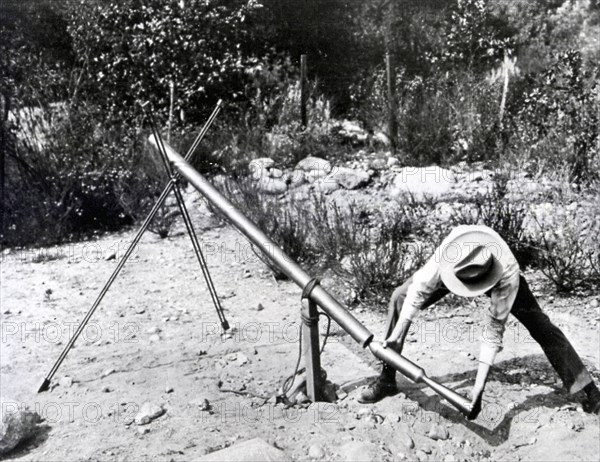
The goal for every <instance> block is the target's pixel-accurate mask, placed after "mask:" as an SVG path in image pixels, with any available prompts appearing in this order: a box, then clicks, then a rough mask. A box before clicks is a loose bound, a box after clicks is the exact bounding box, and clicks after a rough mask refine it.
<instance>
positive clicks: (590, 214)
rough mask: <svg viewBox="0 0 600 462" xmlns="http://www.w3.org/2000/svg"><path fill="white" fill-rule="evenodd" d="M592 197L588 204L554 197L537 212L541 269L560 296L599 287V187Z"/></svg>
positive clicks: (571, 197) (580, 199) (578, 198)
mask: <svg viewBox="0 0 600 462" xmlns="http://www.w3.org/2000/svg"><path fill="white" fill-rule="evenodd" d="M592 197H593V198H592V200H591V201H589V202H588V201H582V197H581V196H575V195H573V194H570V195H567V196H563V197H559V196H555V197H554V198H553V199H554V200H553V201H552V202H546V203H544V204H541V205H540V206H539V207H537V208H536V209H535V212H534V215H533V221H534V223H535V225H536V229H535V231H536V233H537V241H538V244H537V245H538V247H539V257H538V263H539V267H540V270H541V271H542V273H544V275H545V276H546V277H548V279H550V280H551V281H552V282H553V283H554V285H555V286H556V288H557V290H558V291H559V292H570V291H572V290H575V289H591V288H594V287H598V285H599V284H600V272H599V271H598V269H599V266H598V262H599V258H600V248H599V247H598V235H600V216H599V215H598V205H597V201H598V197H599V195H598V190H597V186H596V194H595V196H592Z"/></svg>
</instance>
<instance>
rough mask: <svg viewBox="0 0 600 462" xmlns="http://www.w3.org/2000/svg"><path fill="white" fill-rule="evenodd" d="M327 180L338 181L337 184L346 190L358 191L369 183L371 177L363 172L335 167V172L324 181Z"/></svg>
mask: <svg viewBox="0 0 600 462" xmlns="http://www.w3.org/2000/svg"><path fill="white" fill-rule="evenodd" d="M327 180H331V181H337V183H338V184H339V185H340V186H342V187H343V188H345V189H358V188H361V187H363V186H366V185H367V184H368V183H369V181H370V180H371V175H369V174H368V173H367V172H365V171H363V170H354V169H351V168H346V167H335V168H334V169H333V171H332V172H331V173H330V174H329V175H327V176H326V177H325V179H324V181H327Z"/></svg>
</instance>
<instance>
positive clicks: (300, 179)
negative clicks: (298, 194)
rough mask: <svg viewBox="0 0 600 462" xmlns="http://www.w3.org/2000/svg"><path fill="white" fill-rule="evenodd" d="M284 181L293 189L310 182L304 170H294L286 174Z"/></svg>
mask: <svg viewBox="0 0 600 462" xmlns="http://www.w3.org/2000/svg"><path fill="white" fill-rule="evenodd" d="M282 180H283V181H285V182H286V183H287V184H288V185H290V187H291V188H295V187H297V186H301V185H303V184H305V183H307V182H308V179H307V178H306V173H304V172H303V171H302V170H292V171H291V172H288V173H286V174H284V175H283V178H282Z"/></svg>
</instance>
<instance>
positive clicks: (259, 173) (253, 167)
mask: <svg viewBox="0 0 600 462" xmlns="http://www.w3.org/2000/svg"><path fill="white" fill-rule="evenodd" d="M273 165H275V161H274V160H273V159H271V158H269V157H260V158H258V159H254V160H251V161H250V163H249V164H248V168H249V170H250V176H251V177H252V178H253V179H254V180H260V179H261V178H264V177H266V176H269V169H271V168H272V167H273Z"/></svg>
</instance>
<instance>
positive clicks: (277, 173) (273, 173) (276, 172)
mask: <svg viewBox="0 0 600 462" xmlns="http://www.w3.org/2000/svg"><path fill="white" fill-rule="evenodd" d="M267 176H268V177H269V178H282V177H283V170H281V169H279V168H270V169H268V171H267Z"/></svg>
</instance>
